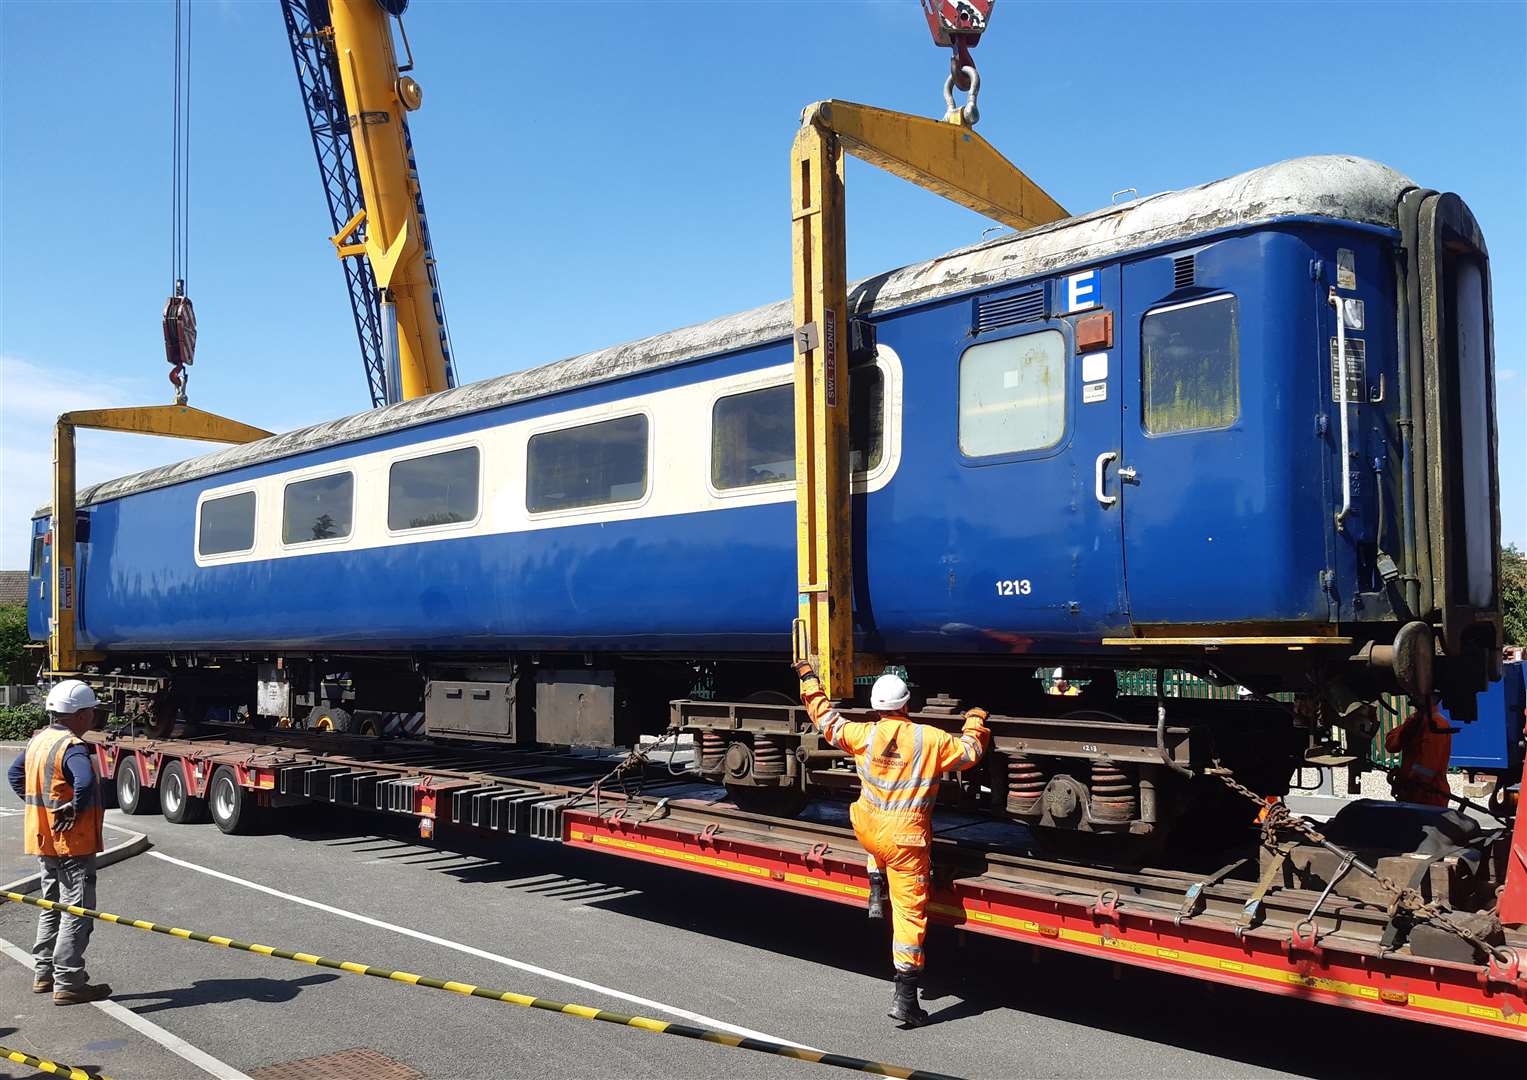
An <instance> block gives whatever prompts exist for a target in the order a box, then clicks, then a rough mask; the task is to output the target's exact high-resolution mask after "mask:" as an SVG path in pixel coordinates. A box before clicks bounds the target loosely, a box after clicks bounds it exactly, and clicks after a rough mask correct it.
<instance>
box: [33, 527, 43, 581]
mask: <svg viewBox="0 0 1527 1080" xmlns="http://www.w3.org/2000/svg"><path fill="white" fill-rule="evenodd" d="M42 548H43V543H42V534H41V533H38V534H37V535H35V536H33V537H32V573H31V576H32V577H42Z"/></svg>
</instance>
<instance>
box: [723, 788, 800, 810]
mask: <svg viewBox="0 0 1527 1080" xmlns="http://www.w3.org/2000/svg"><path fill="white" fill-rule="evenodd" d="M726 794H727V797H728V798H730V799H731V800H732V801H733V802H734V803H736V804H737V809H739V810H743V811H746V812H747V813H749V814H763V815H765V816H766V817H784V818H791V817H795V816H796V815H797V814H799V813H800V812H801V811H802V810H804V809H806V803H807V801H808V800H807V798H806V793H805V792H804V791H802V790H801V789H800V788H798V787H751V786H748V785H744V784H735V785H734V784H728V785H726Z"/></svg>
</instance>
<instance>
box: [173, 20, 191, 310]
mask: <svg viewBox="0 0 1527 1080" xmlns="http://www.w3.org/2000/svg"><path fill="white" fill-rule="evenodd" d="M183 3H184V0H175V71H174V73H175V81H174V86H173V88H172V90H171V93H170V100H171V109H172V113H173V117H174V131H173V135H172V139H171V143H172V150H171V180H170V292H171V293H173V294H175V295H177V296H178V295H184V293H185V284H186V277H187V276H188V272H189V268H190V261H191V251H190V237H191V216H190V202H191V5H190V4H189V3H184V8H185V14H184V17H183V18H182V15H181V8H182V4H183Z"/></svg>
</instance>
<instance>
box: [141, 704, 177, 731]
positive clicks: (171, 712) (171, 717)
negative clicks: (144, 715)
mask: <svg viewBox="0 0 1527 1080" xmlns="http://www.w3.org/2000/svg"><path fill="white" fill-rule="evenodd" d="M179 716H180V710H179V709H178V708H177V707H176V705H175V699H174V698H170V697H161V698H158V699H156V700H155V701H154V703H153V704H152V705H150V706H149V714H148V733H149V735H151V736H152V737H153V738H156V739H168V738H169V737H170V734H171V733H172V732H173V731H174V730H175V721H176V719H177V718H178V717H179Z"/></svg>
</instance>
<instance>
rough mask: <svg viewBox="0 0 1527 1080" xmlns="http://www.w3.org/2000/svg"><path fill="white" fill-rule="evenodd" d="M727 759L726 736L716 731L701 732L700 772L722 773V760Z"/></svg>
mask: <svg viewBox="0 0 1527 1080" xmlns="http://www.w3.org/2000/svg"><path fill="white" fill-rule="evenodd" d="M725 757H726V736H725V735H722V734H721V733H720V732H716V731H702V732H700V771H701V772H706V773H716V772H720V771H721V762H722V759H723V758H725Z"/></svg>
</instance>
